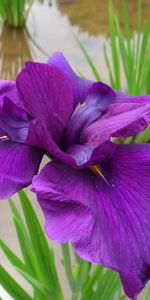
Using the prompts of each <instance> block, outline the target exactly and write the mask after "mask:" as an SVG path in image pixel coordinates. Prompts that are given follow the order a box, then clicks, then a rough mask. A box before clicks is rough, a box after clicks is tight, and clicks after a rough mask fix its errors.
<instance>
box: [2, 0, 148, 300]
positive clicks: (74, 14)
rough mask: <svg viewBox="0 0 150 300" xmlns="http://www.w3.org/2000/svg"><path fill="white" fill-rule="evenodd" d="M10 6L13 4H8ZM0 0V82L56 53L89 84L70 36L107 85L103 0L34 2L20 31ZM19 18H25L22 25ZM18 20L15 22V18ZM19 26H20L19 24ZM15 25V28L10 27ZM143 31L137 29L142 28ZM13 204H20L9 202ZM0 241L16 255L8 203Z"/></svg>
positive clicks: (6, 299)
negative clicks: (6, 15)
mask: <svg viewBox="0 0 150 300" xmlns="http://www.w3.org/2000/svg"><path fill="white" fill-rule="evenodd" d="M10 2H13V1H11V0H10V1H9V3H10ZM126 2H127V8H128V12H129V22H130V26H131V29H132V32H133V33H134V31H135V22H136V19H137V5H136V4H137V1H136V0H127V1H126ZM1 3H2V0H0V15H1V19H0V78H1V79H9V80H15V79H16V76H17V74H18V72H19V71H20V69H21V68H22V67H23V65H24V63H25V61H26V60H34V61H39V62H46V61H47V59H48V56H49V55H51V54H52V53H53V52H55V51H61V52H62V53H63V54H64V55H65V57H66V58H67V60H68V61H69V62H70V64H71V65H72V67H73V68H74V69H75V70H76V72H78V71H81V72H82V73H83V74H84V75H85V76H86V77H88V78H91V79H92V78H93V74H92V72H91V70H90V68H89V66H88V64H87V63H86V60H85V57H84V56H83V53H82V51H81V49H80V48H79V46H78V44H77V42H76V40H75V37H74V35H76V36H77V37H78V38H79V39H80V41H81V42H82V43H83V45H84V46H85V48H86V49H87V51H88V52H89V53H90V55H91V57H92V59H93V61H94V62H95V64H96V66H97V68H98V69H99V70H100V74H101V76H102V78H103V80H104V81H105V82H109V80H108V73H107V72H108V71H107V68H106V65H105V61H104V54H103V51H102V45H103V42H104V41H105V43H106V47H107V48H108V54H109V43H107V40H108V39H109V22H108V1H107V0H105V1H103V0H60V1H59V0H49V1H48V0H43V1H42V0H41V1H40V0H36V1H25V4H24V5H25V8H24V10H25V15H23V20H20V24H19V28H13V27H17V21H15V22H16V23H15V22H14V24H13V22H12V24H11V20H6V18H5V16H4V12H3V11H2V7H1ZM114 5H115V8H116V9H117V10H118V14H119V16H120V20H121V27H122V29H123V30H124V22H123V18H122V10H121V1H120V0H114ZM149 15H150V1H149V0H143V1H142V17H143V19H142V20H143V23H142V24H144V21H146V20H147V18H148V16H149ZM24 18H26V22H25V25H24V26H22V24H24ZM16 20H17V17H16ZM18 22H19V21H18ZM13 25H14V26H13ZM141 31H142V26H141ZM30 196H31V198H32V201H33V204H34V207H35V209H36V212H37V214H38V215H39V217H40V218H41V222H42V224H43V217H42V215H41V212H40V209H39V207H38V206H37V205H36V201H35V199H34V196H33V195H30ZM14 199H15V201H16V203H18V206H19V201H18V198H17V196H16V197H14ZM0 238H2V239H3V240H4V241H5V242H6V244H7V245H8V246H9V247H10V248H11V249H13V251H14V252H15V253H16V254H18V255H20V250H19V245H18V242H17V238H16V233H15V230H14V227H13V224H12V217H11V213H10V209H9V206H8V203H7V201H2V202H1V203H0ZM55 252H56V253H57V255H56V256H57V257H58V259H57V264H58V265H59V268H60V276H61V281H62V282H63V286H65V294H66V295H65V296H66V300H68V299H69V297H70V294H69V289H68V286H67V284H66V280H65V275H64V273H63V269H62V266H61V263H60V253H59V247H57V246H55ZM0 263H2V264H3V266H5V267H6V269H7V270H8V271H9V272H10V274H12V275H13V276H14V277H15V279H17V280H18V282H20V283H21V284H22V285H23V286H24V287H25V288H26V289H27V290H29V291H30V287H29V286H28V285H27V283H26V282H25V281H24V280H23V279H22V277H20V276H19V275H18V274H17V273H16V272H14V269H13V267H12V266H11V265H10V264H9V262H8V261H7V259H6V257H5V256H4V255H3V253H2V252H0ZM1 298H2V299H3V300H10V299H11V297H10V296H8V295H7V293H6V292H4V290H3V289H2V288H1V287H0V299H1ZM20 300H21V299H20ZM85 300H86V299H85Z"/></svg>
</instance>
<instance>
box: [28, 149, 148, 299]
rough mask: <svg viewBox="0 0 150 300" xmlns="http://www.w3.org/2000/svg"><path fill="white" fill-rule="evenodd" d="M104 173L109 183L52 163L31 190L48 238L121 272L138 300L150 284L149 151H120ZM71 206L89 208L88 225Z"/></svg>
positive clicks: (95, 175)
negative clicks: (68, 245) (41, 213)
mask: <svg viewBox="0 0 150 300" xmlns="http://www.w3.org/2000/svg"><path fill="white" fill-rule="evenodd" d="M101 169H102V171H103V174H104V176H105V178H106V179H107V181H105V180H104V179H103V177H101V176H100V175H99V174H98V173H97V172H96V171H95V172H93V171H92V170H89V169H84V170H80V171H77V170H74V169H72V168H70V167H69V166H66V165H64V164H61V163H59V162H53V163H49V164H48V165H47V166H46V167H45V168H44V169H43V170H42V171H41V173H40V174H39V175H38V176H37V177H35V179H34V182H33V187H32V190H33V191H34V192H36V193H37V197H38V200H39V203H40V205H41V208H42V210H43V212H44V214H45V217H46V224H47V225H46V231H47V234H48V235H49V237H52V238H54V239H57V241H59V242H64V241H66V240H70V241H72V242H73V244H74V247H75V249H76V251H77V253H78V255H80V256H81V257H82V258H84V259H86V260H90V261H92V262H95V263H100V264H103V265H104V266H106V267H109V268H112V269H114V270H116V271H118V272H119V273H120V276H121V279H122V282H123V285H124V289H125V292H126V294H127V295H128V296H129V297H130V298H132V299H136V296H137V294H138V293H139V292H140V291H141V289H142V288H143V287H144V285H145V283H146V282H147V280H148V279H149V278H150V239H149V234H150V222H149V219H150V201H149V200H150V182H149V173H150V145H149V144H144V145H118V146H117V148H116V151H114V153H113V155H112V157H111V158H110V159H109V160H108V161H107V162H105V163H103V164H101ZM68 178H69V180H68ZM141 182H142V184H141ZM63 199H69V201H63ZM70 200H71V203H72V201H73V202H74V201H75V203H76V202H78V203H80V204H81V207H82V205H83V206H84V207H86V208H88V211H87V212H88V213H87V218H86V213H85V215H84V218H83V224H82V223H80V221H81V219H80V217H81V215H80V213H79V219H78V215H77V214H76V213H74V217H73V218H72V213H71V214H70V212H69V203H70ZM55 201H56V202H55ZM61 201H63V205H62V206H61V205H60V202H61ZM61 203H62V202H61ZM57 205H58V207H59V208H58V210H57ZM70 210H72V206H70ZM53 211H54V212H55V213H54V214H53ZM79 211H80V210H79ZM84 212H85V211H84ZM89 212H90V214H91V216H92V218H91V220H90V224H89ZM82 213H83V210H82V208H81V214H82ZM69 214H70V217H69ZM59 216H60V219H61V221H62V222H59ZM62 216H64V219H63V217H62ZM51 218H52V220H51ZM65 219H66V222H65ZM62 224H63V226H62ZM82 225H83V227H84V230H83V228H82ZM86 225H87V226H86ZM85 228H86V231H85ZM67 230H68V234H67ZM82 230H83V235H82ZM64 232H65V233H64ZM64 236H65V237H64Z"/></svg>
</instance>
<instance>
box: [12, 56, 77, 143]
mask: <svg viewBox="0 0 150 300" xmlns="http://www.w3.org/2000/svg"><path fill="white" fill-rule="evenodd" d="M17 87H18V90H19V95H20V100H21V101H22V103H23V105H24V106H25V108H26V109H27V110H28V112H29V113H30V115H31V116H32V118H33V119H34V118H35V119H37V120H39V121H40V122H41V123H43V124H45V125H46V126H47V128H48V130H49V132H50V134H51V135H52V137H53V139H54V140H55V141H57V142H58V141H59V140H60V138H61V135H62V133H63V130H64V128H65V126H66V123H67V121H68V119H69V117H70V115H71V113H72V108H73V94H72V87H71V84H70V82H69V80H68V79H67V77H66V76H65V75H64V74H63V73H62V72H61V71H60V70H59V69H58V68H56V67H55V66H48V65H46V64H42V63H32V62H28V63H26V65H25V68H24V69H23V70H22V71H21V73H20V74H19V75H18V78H17Z"/></svg>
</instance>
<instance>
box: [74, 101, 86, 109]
mask: <svg viewBox="0 0 150 300" xmlns="http://www.w3.org/2000/svg"><path fill="white" fill-rule="evenodd" d="M85 105H86V103H85V102H83V103H80V102H79V103H78V105H77V107H76V109H79V108H80V107H83V106H85Z"/></svg>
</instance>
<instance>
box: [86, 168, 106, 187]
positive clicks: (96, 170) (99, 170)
mask: <svg viewBox="0 0 150 300" xmlns="http://www.w3.org/2000/svg"><path fill="white" fill-rule="evenodd" d="M89 169H90V170H92V171H93V172H95V173H96V174H98V175H99V176H101V177H102V178H103V179H104V181H105V182H106V183H107V184H108V181H107V179H106V177H105V175H104V174H103V171H102V169H101V167H100V166H99V165H93V166H89Z"/></svg>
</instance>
